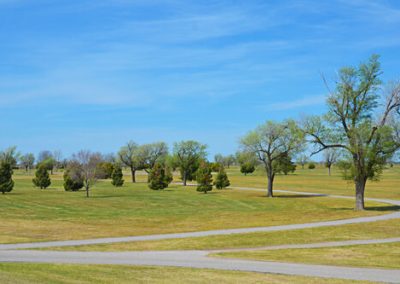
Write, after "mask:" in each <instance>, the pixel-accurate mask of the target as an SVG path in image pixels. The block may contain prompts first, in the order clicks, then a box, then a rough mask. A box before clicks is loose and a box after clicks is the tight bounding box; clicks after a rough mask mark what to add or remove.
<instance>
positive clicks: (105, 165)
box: [96, 162, 114, 179]
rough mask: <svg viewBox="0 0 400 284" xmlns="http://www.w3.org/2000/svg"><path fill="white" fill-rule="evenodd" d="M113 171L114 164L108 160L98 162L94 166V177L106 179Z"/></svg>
mask: <svg viewBox="0 0 400 284" xmlns="http://www.w3.org/2000/svg"><path fill="white" fill-rule="evenodd" d="M113 171H114V165H113V163H110V162H100V163H99V164H98V165H97V166H96V177H97V178H98V179H108V178H111V175H112V174H113Z"/></svg>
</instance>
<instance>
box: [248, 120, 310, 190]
mask: <svg viewBox="0 0 400 284" xmlns="http://www.w3.org/2000/svg"><path fill="white" fill-rule="evenodd" d="M241 144H242V147H243V148H244V151H245V152H249V153H254V154H255V155H256V156H257V158H258V159H259V160H260V162H262V164H263V165H264V168H265V170H266V172H267V178H268V192H267V196H269V197H273V183H274V178H275V175H276V173H277V172H278V171H279V160H280V159H282V157H284V156H285V155H287V156H291V155H294V154H295V153H297V152H299V151H300V150H301V149H302V148H303V147H304V135H303V133H302V131H300V129H299V127H298V126H297V125H296V123H295V122H294V121H293V120H287V121H285V122H282V123H278V122H273V121H267V122H266V123H265V124H263V125H261V126H259V127H258V128H256V129H255V130H253V131H251V132H250V133H249V134H247V135H246V136H245V137H244V138H243V139H242V141H241Z"/></svg>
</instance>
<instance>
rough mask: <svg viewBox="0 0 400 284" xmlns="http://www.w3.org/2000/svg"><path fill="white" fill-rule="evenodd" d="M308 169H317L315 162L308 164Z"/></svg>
mask: <svg viewBox="0 0 400 284" xmlns="http://www.w3.org/2000/svg"><path fill="white" fill-rule="evenodd" d="M308 169H309V170H313V169H315V164H314V163H313V162H311V163H309V164H308Z"/></svg>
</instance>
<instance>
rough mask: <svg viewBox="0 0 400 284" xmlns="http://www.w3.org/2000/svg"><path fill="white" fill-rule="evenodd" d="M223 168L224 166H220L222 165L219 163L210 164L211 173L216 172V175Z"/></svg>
mask: <svg viewBox="0 0 400 284" xmlns="http://www.w3.org/2000/svg"><path fill="white" fill-rule="evenodd" d="M221 167H223V166H222V164H220V163H218V162H215V163H210V168H211V171H212V172H215V173H217V172H219V170H220V169H221Z"/></svg>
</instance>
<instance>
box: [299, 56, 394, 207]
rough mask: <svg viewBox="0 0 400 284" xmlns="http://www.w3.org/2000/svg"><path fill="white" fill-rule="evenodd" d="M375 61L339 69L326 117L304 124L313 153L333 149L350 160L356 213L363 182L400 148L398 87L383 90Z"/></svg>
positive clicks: (376, 173) (376, 174) (361, 203)
mask: <svg viewBox="0 0 400 284" xmlns="http://www.w3.org/2000/svg"><path fill="white" fill-rule="evenodd" d="M378 59H379V57H378V56H376V55H373V56H371V58H370V59H369V61H368V62H366V63H361V64H360V65H359V66H358V67H345V68H342V69H341V70H340V71H339V74H338V79H337V83H336V88H335V89H334V90H329V92H330V94H329V96H328V100H327V104H328V113H327V114H326V115H325V116H323V117H311V118H309V119H307V120H306V121H305V122H304V130H305V132H306V133H307V134H308V136H309V138H310V140H311V143H313V144H314V146H315V147H316V149H315V151H314V152H313V154H316V153H319V152H321V151H324V150H326V149H329V148H336V149H340V150H342V151H344V152H345V153H346V157H348V159H349V161H351V167H352V168H351V170H350V171H349V173H351V174H352V179H353V181H354V184H355V196H356V204H355V209H356V210H363V209H364V192H365V186H366V182H367V180H377V179H378V178H379V176H380V174H381V172H382V169H383V167H384V166H385V164H386V162H387V161H388V159H390V158H391V157H392V156H393V155H394V154H395V152H396V151H397V150H398V149H399V148H400V125H399V124H400V123H399V115H400V83H392V84H390V85H388V86H387V87H386V89H385V88H382V82H381V80H380V79H379V77H380V75H381V73H382V72H381V69H380V63H379V60H378ZM328 89H329V87H328ZM385 94H386V96H385Z"/></svg>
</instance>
